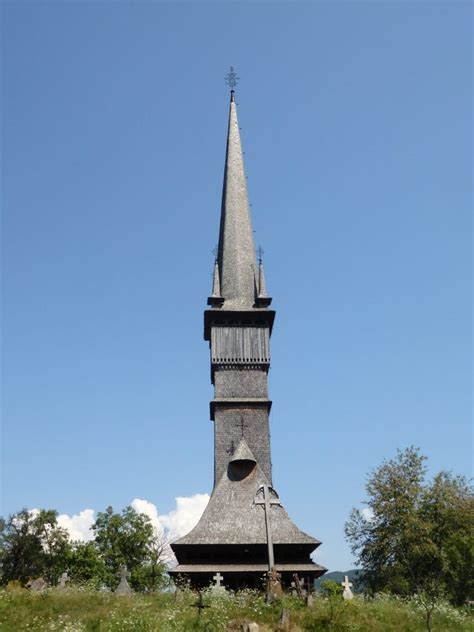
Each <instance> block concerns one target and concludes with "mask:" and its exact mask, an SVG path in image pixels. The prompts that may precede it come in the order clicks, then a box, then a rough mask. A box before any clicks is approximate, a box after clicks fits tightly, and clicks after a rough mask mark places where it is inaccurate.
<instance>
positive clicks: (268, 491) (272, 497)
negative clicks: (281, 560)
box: [254, 485, 281, 571]
mask: <svg viewBox="0 0 474 632" xmlns="http://www.w3.org/2000/svg"><path fill="white" fill-rule="evenodd" d="M260 492H262V497H260V496H259V493H260ZM254 503H255V504H256V505H262V506H263V508H264V511H265V528H266V530H267V545H268V570H269V571H271V570H272V568H273V567H274V566H275V556H274V554H273V538H272V525H271V522H270V507H271V505H281V503H280V499H279V497H278V494H277V493H276V491H275V490H274V489H273V487H270V486H269V485H260V487H259V488H258V489H257V494H256V496H255V500H254Z"/></svg>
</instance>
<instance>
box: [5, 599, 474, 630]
mask: <svg viewBox="0 0 474 632" xmlns="http://www.w3.org/2000/svg"><path fill="white" fill-rule="evenodd" d="M203 601H204V603H205V604H206V605H208V606H209V607H207V608H205V609H203V610H202V612H201V614H200V615H198V609H197V608H195V607H193V604H194V603H196V595H195V594H192V593H181V594H180V595H179V596H178V597H176V596H175V595H174V594H170V593H168V594H157V595H139V594H135V595H133V596H131V597H117V596H115V595H113V594H109V593H98V592H88V591H81V590H72V589H71V590H69V591H67V592H64V593H61V592H57V591H56V590H50V591H47V592H45V593H43V594H30V593H29V592H27V591H24V590H14V591H6V590H2V591H0V630H2V632H56V631H58V632H59V631H60V630H61V631H63V632H152V631H153V632H155V631H160V632H161V631H163V632H168V631H176V630H202V631H207V632H225V631H235V632H237V631H238V630H241V629H242V623H243V622H245V621H247V622H250V621H255V622H257V623H258V624H259V625H260V626H261V627H260V630H261V632H262V631H263V632H269V631H271V630H287V631H293V632H297V631H298V630H301V631H302V630H308V631H313V632H317V631H319V630H321V631H323V630H331V631H333V632H376V631H377V632H392V631H393V632H417V631H418V630H419V631H422V630H426V626H425V623H424V613H423V609H422V608H421V606H420V605H419V604H417V602H416V601H413V600H412V601H410V602H404V601H400V600H396V599H394V598H391V597H382V598H380V599H377V600H368V599H364V598H362V597H357V598H355V599H354V600H353V601H352V602H343V601H342V599H341V598H340V597H338V598H331V599H326V598H322V597H316V598H315V600H314V604H313V606H311V607H310V608H307V607H306V606H305V605H304V604H303V603H302V602H301V601H300V600H298V599H297V598H294V597H286V596H285V597H283V599H282V600H281V601H278V602H275V603H273V604H270V605H268V604H266V603H265V601H264V599H263V598H262V597H261V596H259V595H258V594H255V593H252V592H242V593H238V594H237V595H235V596H232V597H230V596H227V595H224V596H213V595H211V594H205V595H204V600H203ZM282 609H285V610H286V611H287V612H288V613H289V617H290V626H289V627H288V626H287V627H280V625H279V622H280V617H281V613H282ZM433 630H434V631H439V632H451V631H453V632H454V631H463V632H468V631H469V632H472V630H474V616H473V615H472V614H471V613H470V612H468V611H467V610H464V609H455V608H452V607H450V606H448V605H446V604H444V605H440V606H439V607H438V608H437V611H436V612H435V614H434V617H433Z"/></svg>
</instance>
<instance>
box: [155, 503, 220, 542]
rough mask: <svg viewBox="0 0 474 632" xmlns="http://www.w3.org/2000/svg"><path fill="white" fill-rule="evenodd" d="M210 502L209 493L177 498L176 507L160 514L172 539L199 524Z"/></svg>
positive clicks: (162, 522) (179, 536) (161, 520)
mask: <svg viewBox="0 0 474 632" xmlns="http://www.w3.org/2000/svg"><path fill="white" fill-rule="evenodd" d="M208 502H209V494H194V495H193V496H178V497H177V498H176V509H172V510H171V511H170V512H169V513H168V514H163V515H162V516H160V522H161V524H162V525H163V526H164V528H165V529H166V530H167V532H168V533H169V537H170V539H171V541H173V540H177V539H178V538H181V537H182V536H183V535H186V534H187V533H189V532H190V531H191V529H192V528H193V527H195V526H196V525H197V523H198V522H199V518H200V517H201V516H202V514H203V511H204V509H205V508H206V506H207V503H208Z"/></svg>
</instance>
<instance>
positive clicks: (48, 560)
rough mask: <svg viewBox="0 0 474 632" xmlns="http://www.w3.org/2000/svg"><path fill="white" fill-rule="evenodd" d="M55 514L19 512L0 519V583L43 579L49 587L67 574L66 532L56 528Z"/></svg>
mask: <svg viewBox="0 0 474 632" xmlns="http://www.w3.org/2000/svg"><path fill="white" fill-rule="evenodd" d="M57 516H58V512H57V511H55V510H53V509H48V510H45V509H41V510H40V511H38V512H31V511H29V510H28V509H22V510H21V511H18V512H17V513H15V514H12V515H11V516H9V518H8V519H7V520H5V519H3V518H1V519H0V560H1V564H2V583H4V584H6V583H8V582H9V581H12V580H17V581H20V582H21V583H22V584H26V582H27V581H28V580H29V579H31V578H35V577H39V576H40V575H41V576H43V577H44V578H45V579H46V580H47V581H49V582H50V583H51V584H54V583H55V582H56V581H57V578H58V577H59V575H60V574H61V573H62V572H63V571H64V570H66V568H67V560H68V556H69V552H70V542H69V538H68V534H67V532H66V531H65V529H62V528H61V527H59V526H58V523H57Z"/></svg>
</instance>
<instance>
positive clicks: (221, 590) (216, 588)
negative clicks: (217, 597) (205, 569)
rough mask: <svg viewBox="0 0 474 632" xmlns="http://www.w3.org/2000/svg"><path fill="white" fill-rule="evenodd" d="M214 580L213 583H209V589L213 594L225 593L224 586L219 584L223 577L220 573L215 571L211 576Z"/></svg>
mask: <svg viewBox="0 0 474 632" xmlns="http://www.w3.org/2000/svg"><path fill="white" fill-rule="evenodd" d="M212 579H213V580H214V582H215V583H214V584H211V591H212V592H213V593H214V594H222V593H225V592H226V590H225V586H222V585H221V582H222V580H223V579H224V578H223V577H222V575H221V574H220V573H216V574H215V575H214V577H213V578H212Z"/></svg>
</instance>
